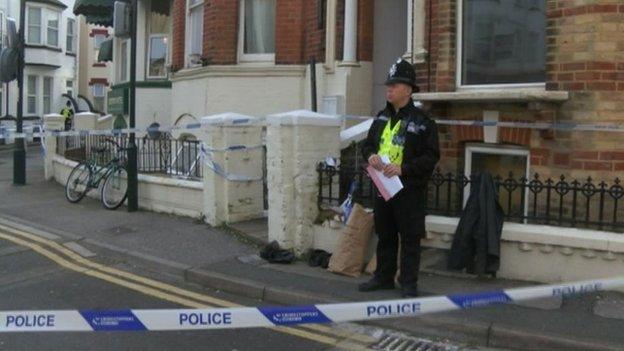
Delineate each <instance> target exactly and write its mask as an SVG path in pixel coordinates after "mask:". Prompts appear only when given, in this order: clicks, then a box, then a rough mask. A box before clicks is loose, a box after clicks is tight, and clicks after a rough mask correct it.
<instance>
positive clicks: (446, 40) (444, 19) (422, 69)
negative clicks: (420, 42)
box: [416, 0, 457, 92]
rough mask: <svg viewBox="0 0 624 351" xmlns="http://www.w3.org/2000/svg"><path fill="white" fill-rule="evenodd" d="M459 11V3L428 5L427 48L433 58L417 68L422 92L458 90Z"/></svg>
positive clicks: (435, 1)
mask: <svg viewBox="0 0 624 351" xmlns="http://www.w3.org/2000/svg"><path fill="white" fill-rule="evenodd" d="M430 4H431V6H429V5H430ZM456 10H457V1H456V0H432V1H431V2H429V1H427V2H426V3H425V11H426V13H427V15H426V16H425V18H426V20H425V49H426V50H427V51H428V53H429V57H428V60H426V61H425V63H422V64H418V65H416V75H417V79H418V84H419V86H420V91H421V92H427V91H440V92H446V91H454V90H455V71H456V70H455V59H456V58H455V36H456V35H455V31H456V27H455V26H456V18H455V16H456V12H457V11H456ZM429 14H430V15H429ZM429 33H431V39H429Z"/></svg>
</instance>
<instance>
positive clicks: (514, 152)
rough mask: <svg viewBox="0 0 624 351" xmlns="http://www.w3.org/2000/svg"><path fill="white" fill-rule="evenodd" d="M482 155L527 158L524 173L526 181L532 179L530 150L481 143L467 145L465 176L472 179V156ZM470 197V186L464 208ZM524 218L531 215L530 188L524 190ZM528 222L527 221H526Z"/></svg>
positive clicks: (466, 193)
mask: <svg viewBox="0 0 624 351" xmlns="http://www.w3.org/2000/svg"><path fill="white" fill-rule="evenodd" d="M474 153H481V154H490V155H506V156H523V157H526V168H525V172H524V177H525V178H526V179H530V178H529V176H530V173H529V170H530V169H531V153H530V151H529V150H528V149H525V148H523V147H519V146H514V145H501V144H494V145H492V144H481V143H467V144H466V150H465V151H464V155H465V156H464V157H465V158H464V159H465V163H466V164H465V166H464V176H466V178H468V179H470V176H471V174H472V154H474ZM469 196H470V184H468V186H466V187H464V203H463V205H462V208H465V207H466V204H467V203H468V197H469ZM524 199H525V200H524V216H525V217H526V216H527V215H528V213H529V188H528V187H526V188H525V189H524ZM525 222H526V220H525Z"/></svg>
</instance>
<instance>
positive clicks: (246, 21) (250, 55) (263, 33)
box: [238, 0, 275, 61]
mask: <svg viewBox="0 0 624 351" xmlns="http://www.w3.org/2000/svg"><path fill="white" fill-rule="evenodd" d="M240 1H241V2H240V20H239V23H240V28H239V38H238V43H239V44H238V52H239V60H240V61H273V60H274V59H275V0H240Z"/></svg>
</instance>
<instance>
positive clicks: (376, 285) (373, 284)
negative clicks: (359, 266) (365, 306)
mask: <svg viewBox="0 0 624 351" xmlns="http://www.w3.org/2000/svg"><path fill="white" fill-rule="evenodd" d="M392 289H394V282H393V281H388V282H382V281H380V280H379V279H377V278H373V279H371V280H369V281H367V282H366V283H362V284H360V286H359V287H358V290H359V291H361V292H369V291H375V290H392Z"/></svg>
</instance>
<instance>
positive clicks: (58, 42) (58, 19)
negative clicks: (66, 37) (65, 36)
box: [41, 8, 61, 48]
mask: <svg viewBox="0 0 624 351" xmlns="http://www.w3.org/2000/svg"><path fill="white" fill-rule="evenodd" d="M45 12H46V13H47V15H49V14H50V13H53V14H55V15H56V23H57V25H56V45H51V44H49V43H48V30H49V29H50V28H54V27H50V26H48V21H47V18H46V23H42V26H41V27H45V30H44V32H45V45H46V46H48V47H51V48H60V47H61V13H60V12H59V11H54V10H52V9H50V8H46V9H45ZM41 18H42V19H43V18H44V15H43V12H42V13H41Z"/></svg>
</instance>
